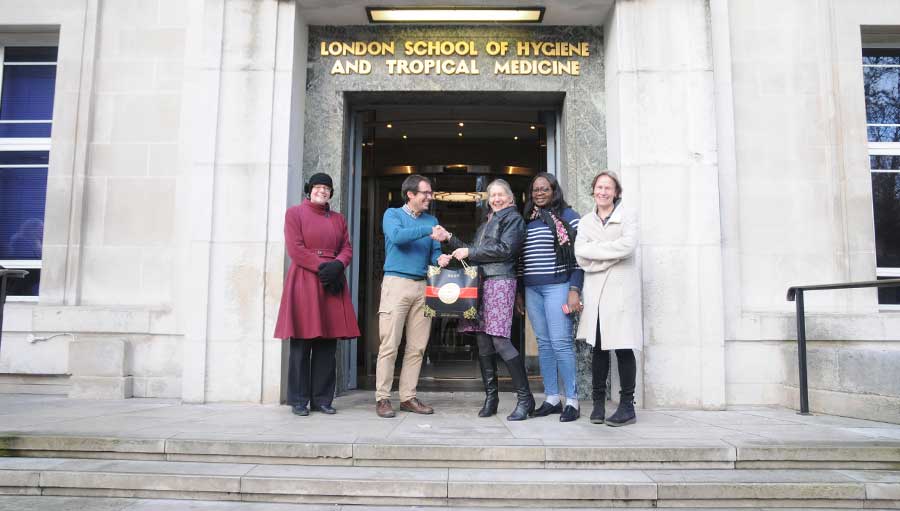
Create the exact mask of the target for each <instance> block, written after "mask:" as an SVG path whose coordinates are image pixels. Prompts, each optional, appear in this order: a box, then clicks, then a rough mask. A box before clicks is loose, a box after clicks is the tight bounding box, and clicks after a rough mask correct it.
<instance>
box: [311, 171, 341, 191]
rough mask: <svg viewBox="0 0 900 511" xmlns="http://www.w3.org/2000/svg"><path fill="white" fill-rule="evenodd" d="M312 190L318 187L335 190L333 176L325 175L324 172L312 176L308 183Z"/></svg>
mask: <svg viewBox="0 0 900 511" xmlns="http://www.w3.org/2000/svg"><path fill="white" fill-rule="evenodd" d="M306 184H307V185H308V186H309V188H310V189H312V187H313V186H316V185H325V186H327V187H328V188H331V189H332V190H334V183H333V182H332V181H331V176H329V175H328V174H325V173H324V172H317V173H315V174H313V175H312V176H310V178H309V181H307V182H306Z"/></svg>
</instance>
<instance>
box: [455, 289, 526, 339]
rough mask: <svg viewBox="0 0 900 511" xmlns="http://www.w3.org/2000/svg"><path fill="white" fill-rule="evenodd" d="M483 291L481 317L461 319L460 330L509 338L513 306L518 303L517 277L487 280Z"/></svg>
mask: <svg viewBox="0 0 900 511" xmlns="http://www.w3.org/2000/svg"><path fill="white" fill-rule="evenodd" d="M481 292H482V293H483V296H482V299H481V310H480V312H481V319H480V320H478V321H474V320H470V319H461V320H459V331H460V332H484V333H486V334H488V335H496V336H497V337H506V338H507V339H508V338H509V336H510V331H511V330H512V318H513V307H515V305H516V279H488V280H485V281H484V283H483V284H482V285H481Z"/></svg>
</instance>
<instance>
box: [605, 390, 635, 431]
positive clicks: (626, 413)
mask: <svg viewBox="0 0 900 511" xmlns="http://www.w3.org/2000/svg"><path fill="white" fill-rule="evenodd" d="M635 422H637V416H636V415H635V414H634V394H631V395H628V396H626V395H625V394H622V396H621V397H620V398H619V407H618V408H616V413H614V414H612V415H611V416H610V417H609V418H608V419H606V425H607V426H612V427H614V428H617V427H619V426H627V425H629V424H634V423H635Z"/></svg>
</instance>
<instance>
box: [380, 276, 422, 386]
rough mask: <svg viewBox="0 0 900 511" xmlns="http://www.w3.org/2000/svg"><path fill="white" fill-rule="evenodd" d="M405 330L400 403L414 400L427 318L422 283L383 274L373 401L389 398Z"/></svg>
mask: <svg viewBox="0 0 900 511" xmlns="http://www.w3.org/2000/svg"><path fill="white" fill-rule="evenodd" d="M404 327H406V351H405V352H404V353H403V366H402V368H401V370H400V401H401V402H402V401H408V400H410V399H412V398H414V397H416V385H417V384H418V383H419V371H420V370H421V369H422V358H423V357H424V356H425V348H426V347H427V346H428V336H429V334H430V333H431V318H426V317H425V281H424V280H410V279H404V278H402V277H395V276H392V275H385V277H384V281H383V282H382V284H381V304H380V305H379V306H378V335H379V337H380V339H381V345H380V346H379V347H378V364H377V366H376V368H375V400H376V401H380V400H382V399H390V398H391V386H392V385H393V384H394V364H395V363H396V360H397V350H398V348H399V347H400V340H401V339H402V338H403V329H404Z"/></svg>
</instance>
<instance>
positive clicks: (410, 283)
mask: <svg viewBox="0 0 900 511" xmlns="http://www.w3.org/2000/svg"><path fill="white" fill-rule="evenodd" d="M400 193H401V194H402V196H403V198H404V200H405V201H406V204H404V205H403V207H400V208H390V209H388V210H387V211H385V212H384V219H383V221H382V230H383V231H384V252H385V258H384V281H383V282H382V285H381V302H380V304H379V306H378V334H379V337H380V339H381V345H380V346H379V348H378V363H377V366H376V368H375V403H376V404H375V413H377V414H378V416H379V417H385V418H388V417H394V416H395V414H394V409H393V407H392V406H391V386H392V385H393V383H394V363H395V361H396V360H397V349H398V348H399V346H400V340H401V339H402V338H403V329H404V327H405V328H406V351H405V353H404V354H403V368H402V369H401V371H400V388H399V393H400V410H403V411H407V412H414V413H424V414H430V413H434V409H433V408H431V407H430V406H428V405H426V404H425V403H423V402H421V401H419V400H418V399H417V398H416V385H417V384H418V382H419V371H420V370H421V369H422V358H423V357H424V355H425V348H426V346H428V336H429V334H430V333H431V318H427V317H425V272H426V270H427V269H428V265H429V264H440V265H441V266H446V265H447V263H448V262H449V260H450V256H449V255H442V254H441V244H440V243H439V242H438V241H436V240H434V239H432V234H433V232H434V231H435V227H436V226H437V225H438V221H437V219H436V218H435V217H433V216H431V215H429V214H428V213H427V211H428V207H429V206H430V205H431V200H432V198H433V193H432V190H431V181H429V180H428V178H426V177H423V176H419V175H415V174H414V175H412V176H409V177H408V178H406V180H404V181H403V185H402V186H401V189H400Z"/></svg>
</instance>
